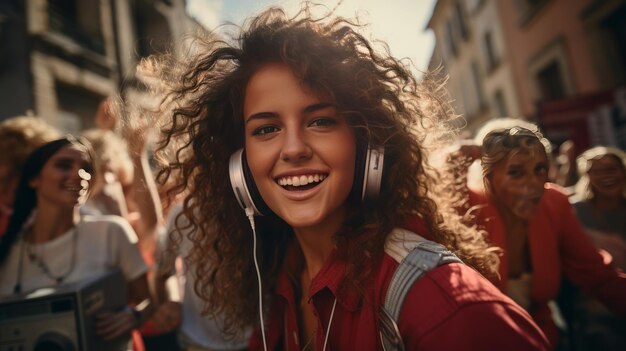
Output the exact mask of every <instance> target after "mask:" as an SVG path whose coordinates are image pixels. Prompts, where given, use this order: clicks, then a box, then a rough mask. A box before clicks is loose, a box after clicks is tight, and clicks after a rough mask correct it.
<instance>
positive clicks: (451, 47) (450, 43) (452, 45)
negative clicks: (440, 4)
mask: <svg viewBox="0 0 626 351" xmlns="http://www.w3.org/2000/svg"><path fill="white" fill-rule="evenodd" d="M446 37H448V40H447V43H446V45H447V48H448V49H447V51H448V55H447V56H448V57H451V58H452V57H457V55H458V53H459V51H458V48H457V46H456V39H455V38H454V31H453V29H452V22H450V21H447V22H446Z"/></svg>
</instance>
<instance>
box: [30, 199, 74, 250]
mask: <svg viewBox="0 0 626 351" xmlns="http://www.w3.org/2000/svg"><path fill="white" fill-rule="evenodd" d="M79 218H80V217H79V214H78V206H76V207H74V208H73V209H72V210H69V211H68V210H67V209H60V208H58V207H54V206H46V205H42V206H37V213H36V215H35V219H34V222H33V227H32V238H31V239H32V242H33V243H44V242H47V241H50V240H53V239H56V238H58V237H59V236H61V235H63V234H64V233H65V232H67V231H68V230H70V228H72V227H73V226H75V225H76V223H78V220H79Z"/></svg>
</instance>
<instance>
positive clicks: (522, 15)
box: [515, 0, 550, 26]
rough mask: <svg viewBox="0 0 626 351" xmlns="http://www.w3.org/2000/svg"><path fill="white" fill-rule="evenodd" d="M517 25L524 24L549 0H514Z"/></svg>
mask: <svg viewBox="0 0 626 351" xmlns="http://www.w3.org/2000/svg"><path fill="white" fill-rule="evenodd" d="M515 2H516V4H517V11H518V17H517V18H518V20H519V25H520V26H524V25H526V24H527V23H528V22H530V20H532V19H533V18H534V17H535V16H536V15H537V14H538V13H539V11H540V10H541V8H543V6H544V5H545V4H547V3H548V2H550V0H515Z"/></svg>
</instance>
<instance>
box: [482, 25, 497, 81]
mask: <svg viewBox="0 0 626 351" xmlns="http://www.w3.org/2000/svg"><path fill="white" fill-rule="evenodd" d="M483 50H484V51H485V58H486V62H487V72H491V71H493V70H494V69H495V68H496V67H498V65H499V64H500V57H499V56H498V54H497V53H496V48H495V47H494V42H493V34H492V33H491V31H487V32H485V34H484V35H483Z"/></svg>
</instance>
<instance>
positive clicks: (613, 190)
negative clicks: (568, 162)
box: [574, 146, 626, 271]
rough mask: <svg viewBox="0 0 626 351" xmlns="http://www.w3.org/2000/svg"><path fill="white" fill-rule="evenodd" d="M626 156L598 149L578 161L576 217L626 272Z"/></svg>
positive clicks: (613, 149)
mask: <svg viewBox="0 0 626 351" xmlns="http://www.w3.org/2000/svg"><path fill="white" fill-rule="evenodd" d="M625 164H626V154H625V153H624V152H623V151H622V150H620V149H616V148H612V147H604V146H598V147H594V148H591V149H589V150H587V151H585V152H583V153H582V154H581V155H580V156H578V158H577V165H578V172H579V174H581V178H580V180H579V182H578V183H577V184H576V194H577V198H578V200H579V201H576V202H575V203H574V208H575V209H576V214H577V215H578V218H579V219H580V222H581V223H582V224H583V226H584V227H585V230H586V232H587V234H589V236H590V237H591V239H592V240H593V242H594V243H595V244H596V245H597V246H598V247H599V248H602V249H604V250H606V251H608V252H609V253H610V254H611V256H612V257H613V262H614V263H615V265H617V266H618V267H620V268H621V269H622V270H625V271H626V168H625Z"/></svg>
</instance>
